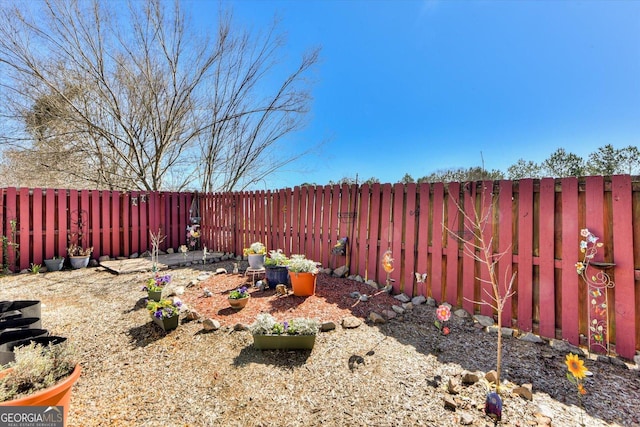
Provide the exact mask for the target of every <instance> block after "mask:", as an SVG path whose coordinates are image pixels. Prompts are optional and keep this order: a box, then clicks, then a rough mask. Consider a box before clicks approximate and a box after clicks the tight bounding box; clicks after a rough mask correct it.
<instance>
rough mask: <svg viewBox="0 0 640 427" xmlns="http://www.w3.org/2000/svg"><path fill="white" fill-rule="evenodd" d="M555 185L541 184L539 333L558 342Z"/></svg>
mask: <svg viewBox="0 0 640 427" xmlns="http://www.w3.org/2000/svg"><path fill="white" fill-rule="evenodd" d="M555 195H556V194H555V181H554V180H553V178H543V179H542V180H541V181H540V203H539V209H538V212H539V213H538V223H539V227H538V234H539V237H538V242H539V243H538V244H539V248H538V252H539V263H538V265H539V269H540V274H539V280H540V283H539V286H538V290H539V296H538V310H539V313H540V314H539V321H538V323H539V333H540V335H542V336H545V337H551V338H555V336H556V332H555V325H556V319H555V298H556V290H555V260H554V242H555V230H554V221H555Z"/></svg>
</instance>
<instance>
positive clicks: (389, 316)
mask: <svg viewBox="0 0 640 427" xmlns="http://www.w3.org/2000/svg"><path fill="white" fill-rule="evenodd" d="M382 315H383V316H384V317H385V318H387V320H391V319H395V318H396V317H397V316H398V314H397V313H396V312H395V311H393V310H384V311H383V312H382Z"/></svg>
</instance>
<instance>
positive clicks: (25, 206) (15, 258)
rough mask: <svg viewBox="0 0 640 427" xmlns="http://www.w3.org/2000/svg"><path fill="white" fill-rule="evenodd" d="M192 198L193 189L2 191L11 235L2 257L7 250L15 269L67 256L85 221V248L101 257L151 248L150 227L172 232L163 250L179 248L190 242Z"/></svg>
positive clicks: (0, 211)
mask: <svg viewBox="0 0 640 427" xmlns="http://www.w3.org/2000/svg"><path fill="white" fill-rule="evenodd" d="M192 198H193V195H192V194H191V193H166V192H137V191H136V192H131V193H120V192H117V191H97V190H56V189H51V188H47V189H40V188H36V189H33V190H30V189H28V188H20V189H16V188H4V189H0V224H2V229H0V234H3V235H4V236H5V237H6V238H7V247H6V248H4V247H3V246H0V259H1V260H4V258H3V256H4V255H5V253H4V252H3V249H4V250H6V255H7V257H8V258H7V259H8V266H7V267H8V268H9V269H11V270H15V269H16V268H18V269H25V268H28V267H29V266H30V264H31V263H34V264H42V262H43V260H44V259H47V258H52V257H53V256H66V249H67V245H68V239H69V236H70V235H71V234H72V233H77V232H78V231H79V230H78V224H79V223H81V226H80V228H81V231H82V233H83V235H84V236H85V237H86V240H85V241H84V246H93V248H94V250H93V254H92V257H93V258H96V259H97V258H99V257H100V256H102V255H109V256H111V257H117V256H125V257H126V256H129V255H131V254H133V253H136V252H137V253H141V252H144V251H146V250H148V249H150V240H149V232H150V231H151V232H154V233H157V232H158V231H161V232H162V234H163V235H166V236H167V237H166V239H165V241H164V242H163V244H162V245H161V249H166V248H169V247H172V248H177V247H178V246H179V245H181V244H184V243H186V228H187V225H188V224H189V221H190V218H189V217H190V213H189V211H190V208H191V200H192ZM12 223H13V224H15V232H14V230H12V226H11V225H12ZM12 244H17V245H18V246H17V249H16V250H14V246H13V245H12Z"/></svg>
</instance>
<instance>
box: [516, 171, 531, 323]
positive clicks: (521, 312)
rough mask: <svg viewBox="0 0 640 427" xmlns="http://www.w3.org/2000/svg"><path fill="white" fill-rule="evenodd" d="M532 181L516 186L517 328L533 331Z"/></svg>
mask: <svg viewBox="0 0 640 427" xmlns="http://www.w3.org/2000/svg"><path fill="white" fill-rule="evenodd" d="M533 216H534V212H533V180H532V179H521V180H520V183H519V185H518V232H517V236H518V269H517V274H518V275H517V278H516V279H517V282H516V283H517V288H516V289H517V293H516V294H515V295H514V298H515V300H516V303H517V307H518V309H517V312H518V313H517V316H518V327H519V328H520V329H522V330H523V331H527V332H531V331H533V285H532V283H533Z"/></svg>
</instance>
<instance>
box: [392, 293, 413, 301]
mask: <svg viewBox="0 0 640 427" xmlns="http://www.w3.org/2000/svg"><path fill="white" fill-rule="evenodd" d="M394 298H395V299H397V300H398V301H400V302H409V301H411V298H409V297H408V296H407V295H406V294H404V293H402V294H398V295H394Z"/></svg>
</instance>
